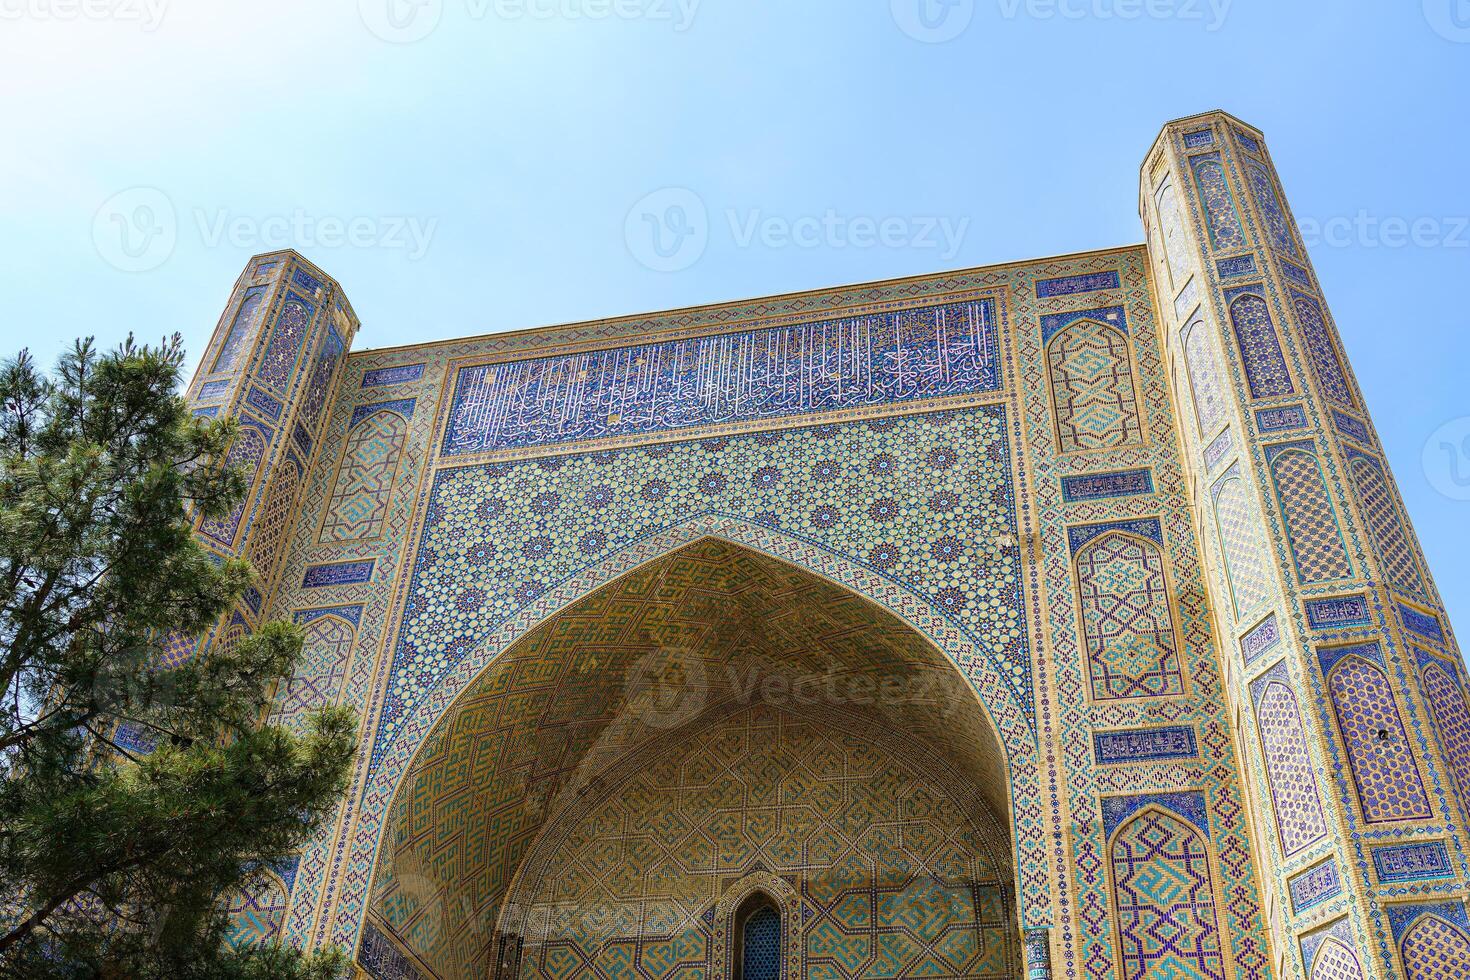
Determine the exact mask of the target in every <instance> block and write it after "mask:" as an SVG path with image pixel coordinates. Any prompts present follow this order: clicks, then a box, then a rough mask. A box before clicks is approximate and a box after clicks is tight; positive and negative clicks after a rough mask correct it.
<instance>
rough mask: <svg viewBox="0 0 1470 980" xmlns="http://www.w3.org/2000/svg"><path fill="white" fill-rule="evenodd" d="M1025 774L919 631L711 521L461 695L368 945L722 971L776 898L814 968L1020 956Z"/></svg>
mask: <svg viewBox="0 0 1470 980" xmlns="http://www.w3.org/2000/svg"><path fill="white" fill-rule="evenodd" d="M1007 787H1008V780H1007V778H1006V766H1005V762H1004V756H1003V754H1002V751H1001V746H1000V744H999V742H998V740H997V737H996V735H995V734H994V731H993V729H992V727H991V725H990V723H989V721H988V719H987V716H986V714H985V711H984V709H983V708H982V706H981V705H980V703H979V701H978V700H977V698H976V696H975V694H974V692H973V691H972V690H971V689H970V687H969V686H968V684H967V683H966V682H965V681H964V679H963V678H962V676H961V675H960V674H959V672H958V671H957V670H956V668H955V667H954V666H953V665H952V664H951V663H949V662H948V661H947V660H946V659H945V658H944V657H943V656H942V655H941V654H940V653H939V652H938V651H937V650H935V648H934V647H933V646H932V645H931V644H929V643H928V642H927V641H926V640H924V639H923V638H922V637H921V636H919V634H918V633H916V632H915V631H914V630H912V629H911V628H910V627H908V626H907V625H906V624H904V623H902V622H901V621H899V620H898V619H897V618H895V617H894V616H893V615H892V614H890V613H888V612H886V611H884V610H881V609H879V608H878V607H877V606H875V605H873V604H872V603H870V602H868V601H867V600H865V599H863V598H861V597H859V596H857V595H855V594H854V593H851V592H849V591H848V590H846V589H845V588H843V587H841V586H839V585H837V584H835V583H832V582H830V581H828V580H825V579H822V578H820V577H818V576H816V575H814V574H812V573H810V572H807V571H805V570H802V569H798V568H795V567H794V566H791V565H787V564H785V563H783V562H780V561H778V560H776V559H774V558H771V557H768V556H766V555H763V554H760V553H757V552H755V551H752V550H749V549H746V548H743V547H740V546H737V545H734V544H731V543H728V542H726V541H723V540H719V539H714V538H706V539H703V540H700V541H697V542H695V543H693V544H690V545H688V546H686V547H684V548H682V549H679V550H678V551H675V552H673V553H671V554H668V555H665V556H664V557H662V558H659V559H656V560H654V561H652V562H650V563H648V564H645V565H643V566H641V567H639V568H637V569H635V570H634V571H632V572H630V573H628V574H627V575H624V576H623V577H622V578H620V579H617V580H615V581H613V582H612V583H610V584H608V585H606V586H604V587H602V588H600V589H598V590H596V591H594V592H592V593H590V594H589V595H587V596H585V597H584V598H582V599H581V600H579V601H577V602H575V603H573V604H572V605H570V606H568V607H566V608H565V609H563V610H562V611H560V612H559V613H557V614H556V615H554V616H552V617H551V618H550V619H548V620H547V621H545V622H544V623H542V624H541V625H540V626H538V627H537V628H536V629H534V630H533V631H532V632H530V633H528V634H527V635H525V636H524V637H523V638H522V639H520V640H519V641H517V642H516V643H514V644H513V645H512V646H511V647H510V648H509V649H507V650H506V651H505V652H504V653H502V654H501V655H500V656H499V657H497V658H496V659H495V660H494V661H493V662H492V664H491V665H490V667H488V668H487V669H486V670H485V672H484V673H483V674H482V675H481V676H480V677H479V678H478V679H477V680H476V681H475V682H474V683H473V684H472V685H471V686H470V687H469V688H468V689H467V690H466V691H465V692H464V693H463V694H462V695H461V697H460V698H459V699H458V700H457V701H456V703H455V704H454V706H453V708H452V709H451V710H450V711H449V712H448V714H447V715H446V716H445V717H444V718H443V719H442V720H441V721H440V723H439V724H438V725H437V726H436V727H435V729H434V730H433V732H432V734H431V735H430V737H429V738H428V739H427V741H426V742H425V744H424V746H423V748H422V749H421V751H420V752H419V754H418V756H417V757H416V758H415V760H414V763H413V765H412V767H411V768H410V770H409V772H408V774H407V776H406V778H405V779H404V781H403V783H402V785H401V786H400V787H399V790H398V792H397V795H396V797H395V800H394V803H393V806H392V810H391V813H390V815H389V818H388V823H387V830H386V833H385V836H384V843H383V846H382V849H381V852H380V855H379V859H378V864H377V868H376V872H375V877H374V886H373V892H372V900H371V907H370V911H369V929H370V930H371V933H372V935H371V937H370V941H372V942H377V943H391V944H392V945H393V946H394V947H395V948H396V949H397V951H398V952H399V953H400V954H401V955H403V956H406V957H408V958H409V959H410V961H411V962H413V963H414V964H415V965H416V967H418V968H420V969H421V970H422V971H423V972H425V973H428V974H430V975H437V976H441V977H460V976H500V977H511V976H515V977H580V976H589V977H590V976H601V975H606V976H629V977H659V978H662V977H678V976H686V975H687V976H704V977H726V976H730V975H731V973H730V971H731V969H732V966H733V964H734V962H735V959H736V951H735V948H734V943H733V942H732V939H734V940H736V941H738V936H737V935H736V933H738V931H739V930H738V923H737V922H736V919H737V910H738V909H739V908H741V907H747V906H748V902H747V901H746V900H747V899H749V897H750V896H751V895H754V894H761V895H765V896H769V897H770V900H771V901H772V903H773V904H775V905H777V906H779V909H778V911H779V914H780V919H781V921H780V928H779V930H778V932H779V943H778V945H779V952H780V956H781V957H783V959H785V960H786V961H787V962H789V963H792V964H795V963H797V962H798V961H799V962H801V963H803V964H804V965H805V973H804V975H805V976H808V977H812V978H817V977H823V976H831V977H838V976H842V977H849V976H869V975H871V976H927V977H939V978H942V977H954V978H959V977H967V978H975V977H992V976H994V977H1010V976H1014V975H1015V972H1016V970H1017V969H1018V968H1019V957H1020V952H1019V950H1020V943H1019V940H1018V936H1017V926H1016V913H1015V899H1014V887H1015V886H1014V878H1015V874H1014V867H1013V858H1012V854H1013V847H1012V839H1011V831H1010V827H1009V821H1008V814H1009V812H1010V801H1009V799H1008V790H1007ZM790 975H797V974H795V973H792V974H790Z"/></svg>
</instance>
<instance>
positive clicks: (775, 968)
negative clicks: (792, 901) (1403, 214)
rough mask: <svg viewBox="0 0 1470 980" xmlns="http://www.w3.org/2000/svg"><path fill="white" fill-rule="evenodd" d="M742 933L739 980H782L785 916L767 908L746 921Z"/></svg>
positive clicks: (760, 909) (771, 907) (758, 910)
mask: <svg viewBox="0 0 1470 980" xmlns="http://www.w3.org/2000/svg"><path fill="white" fill-rule="evenodd" d="M741 931H742V933H743V934H742V935H741V937H740V972H739V974H738V976H737V980H780V978H781V913H779V912H777V911H776V909H775V907H774V906H772V905H764V906H762V907H761V908H759V909H757V910H756V911H755V912H754V913H753V914H752V915H751V916H750V918H748V919H746V920H745V923H744V925H743V926H742V927H741Z"/></svg>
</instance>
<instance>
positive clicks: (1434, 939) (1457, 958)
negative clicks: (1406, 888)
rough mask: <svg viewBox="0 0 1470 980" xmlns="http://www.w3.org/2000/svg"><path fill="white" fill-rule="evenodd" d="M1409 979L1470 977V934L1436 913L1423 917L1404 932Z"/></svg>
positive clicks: (1406, 966)
mask: <svg viewBox="0 0 1470 980" xmlns="http://www.w3.org/2000/svg"><path fill="white" fill-rule="evenodd" d="M1400 952H1401V953H1402V955H1403V958H1404V976H1405V978H1406V980H1446V978H1448V977H1470V936H1466V935H1465V933H1464V932H1463V931H1462V930H1461V929H1459V928H1458V927H1457V926H1454V925H1452V924H1451V923H1449V922H1446V921H1445V920H1444V919H1441V918H1440V917H1439V916H1437V915H1425V916H1422V917H1421V918H1420V919H1419V921H1417V922H1415V923H1414V925H1413V926H1411V927H1410V928H1409V931H1408V932H1406V933H1405V934H1404V938H1403V943H1402V946H1401V950H1400Z"/></svg>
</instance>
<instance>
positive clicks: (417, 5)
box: [357, 0, 444, 44]
mask: <svg viewBox="0 0 1470 980" xmlns="http://www.w3.org/2000/svg"><path fill="white" fill-rule="evenodd" d="M357 13H358V16H359V17H361V18H362V23H363V26H365V27H366V28H367V29H368V30H369V31H371V32H372V33H373V34H374V35H376V36H377V37H379V38H381V39H382V40H384V41H387V42H388V43H390V44H412V43H413V42H415V41H422V40H423V39H424V38H426V37H428V36H429V35H430V34H432V33H433V32H434V28H436V27H438V26H439V20H440V18H442V17H443V16H444V0H357Z"/></svg>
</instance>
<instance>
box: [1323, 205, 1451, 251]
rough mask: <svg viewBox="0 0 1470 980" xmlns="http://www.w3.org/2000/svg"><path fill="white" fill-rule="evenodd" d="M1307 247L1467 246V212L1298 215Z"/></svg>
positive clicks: (1364, 211) (1365, 212)
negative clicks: (1326, 216) (1330, 215)
mask: <svg viewBox="0 0 1470 980" xmlns="http://www.w3.org/2000/svg"><path fill="white" fill-rule="evenodd" d="M1299 225H1300V227H1301V233H1302V241H1304V242H1305V243H1306V245H1307V247H1308V248H1315V247H1316V246H1318V245H1325V246H1327V247H1329V248H1470V215H1458V216H1456V215H1451V216H1447V217H1434V216H1430V215H1421V216H1419V217H1416V218H1406V217H1402V216H1399V215H1386V216H1380V215H1376V214H1370V213H1369V212H1368V211H1366V210H1363V211H1359V212H1358V213H1357V214H1354V215H1338V216H1336V217H1332V218H1311V217H1306V218H1302V219H1300V221H1299Z"/></svg>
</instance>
